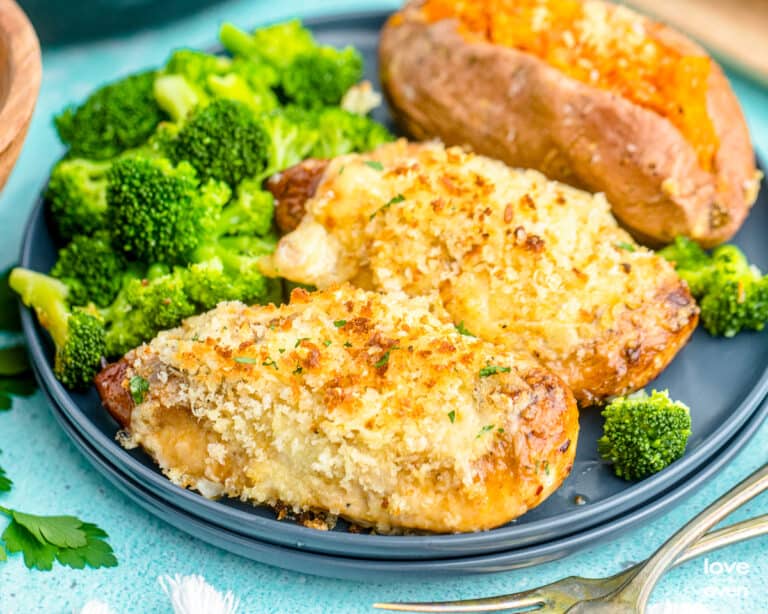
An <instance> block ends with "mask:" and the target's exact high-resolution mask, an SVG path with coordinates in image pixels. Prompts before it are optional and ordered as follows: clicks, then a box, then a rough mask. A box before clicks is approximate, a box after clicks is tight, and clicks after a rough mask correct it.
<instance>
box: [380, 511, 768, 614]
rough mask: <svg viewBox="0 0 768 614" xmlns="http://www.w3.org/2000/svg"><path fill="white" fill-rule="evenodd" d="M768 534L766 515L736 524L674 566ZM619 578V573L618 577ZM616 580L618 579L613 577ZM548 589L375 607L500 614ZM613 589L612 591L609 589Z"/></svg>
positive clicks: (624, 576)
mask: <svg viewBox="0 0 768 614" xmlns="http://www.w3.org/2000/svg"><path fill="white" fill-rule="evenodd" d="M767 534H768V514H763V515H761V516H757V517H755V518H751V519H749V520H743V521H741V522H737V523H734V524H732V525H730V526H727V527H724V528H722V529H718V530H716V531H712V532H710V533H707V534H706V535H704V536H703V537H701V539H699V541H697V542H696V543H695V544H693V545H691V546H690V547H689V548H688V549H687V550H686V551H685V552H684V553H683V554H681V555H680V557H679V558H678V559H677V560H676V561H675V562H674V563H673V566H675V567H676V566H678V565H682V564H683V563H685V562H687V561H690V560H691V559H695V558H696V557H699V556H702V555H703V554H706V553H707V552H712V551H713V550H717V549H718V548H723V547H724V546H728V545H730V544H735V543H737V542H740V541H744V540H746V539H751V538H753V537H758V536H760V535H767ZM640 565H642V563H638V565H636V566H635V567H631V568H630V569H627V570H625V571H624V572H622V573H621V574H620V576H621V579H620V580H619V581H617V585H618V586H620V585H622V584H624V582H626V581H627V580H628V579H629V577H630V576H631V574H632V572H634V571H636V570H637V568H638V567H639V566H640ZM617 575H618V574H617ZM614 577H615V576H614ZM546 589H547V587H539V588H534V589H530V590H527V591H523V592H520V593H513V594H511V595H498V596H496V597H482V598H480V599H461V600H459V601H443V602H421V603H414V602H411V603H374V604H373V607H374V608H379V609H384V610H398V611H401V612H441V613H448V612H497V611H501V610H506V611H508V610H511V609H518V608H529V607H535V606H539V605H541V604H542V603H546V602H547V601H548V599H550V597H551V595H550V594H549V593H548V592H547V590H546ZM609 590H610V589H609Z"/></svg>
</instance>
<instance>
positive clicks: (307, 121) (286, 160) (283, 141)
mask: <svg viewBox="0 0 768 614" xmlns="http://www.w3.org/2000/svg"><path fill="white" fill-rule="evenodd" d="M260 119H261V123H262V126H264V129H265V130H266V132H267V133H268V134H269V141H270V143H269V167H268V170H267V171H266V172H265V175H272V174H274V173H276V172H278V171H281V170H283V169H286V168H288V167H289V166H293V165H295V164H298V163H299V162H301V161H302V160H304V159H306V158H308V157H310V155H311V152H312V149H313V148H314V147H315V143H316V142H317V140H318V139H319V138H320V130H319V129H318V128H317V125H316V124H317V122H316V121H315V119H314V114H313V113H311V112H306V111H304V110H303V109H298V108H292V107H286V108H283V109H279V110H275V111H273V112H271V113H265V114H264V115H262V116H261V117H260Z"/></svg>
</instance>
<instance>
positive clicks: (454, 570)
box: [51, 399, 768, 582]
mask: <svg viewBox="0 0 768 614" xmlns="http://www.w3.org/2000/svg"><path fill="white" fill-rule="evenodd" d="M51 410H52V412H53V415H54V417H55V418H56V420H57V421H58V422H59V424H60V425H61V427H62V429H63V430H64V432H65V433H66V434H67V435H69V437H70V439H71V440H72V442H73V443H74V444H75V446H76V447H77V448H78V449H79V450H80V452H82V453H83V455H84V456H85V458H86V459H88V461H90V462H91V464H93V466H94V467H95V468H96V469H97V470H98V471H99V473H101V474H102V475H103V476H104V477H105V478H107V480H109V481H110V482H111V483H112V484H114V485H115V486H116V487H117V488H118V489H119V490H120V491H121V492H122V493H123V494H125V495H126V496H128V497H129V498H130V499H132V500H133V501H134V502H136V503H138V504H139V505H140V506H141V507H143V508H144V509H146V510H147V511H148V512H149V513H151V514H153V515H154V516H157V517H158V518H160V519H161V520H163V521H165V522H167V523H168V524H171V525H173V526H174V527H176V528H177V529H180V530H182V531H185V532H187V533H189V534H190V535H192V536H194V537H196V538H198V539H202V540H204V541H206V542H208V543H210V544H212V545H214V546H217V547H219V548H222V549H224V550H228V551H229V552H233V553H234V554H238V555H240V556H244V557H246V558H249V559H251V560H254V561H257V562H259V563H266V564H268V565H273V566H275V567H281V568H283V569H290V570H291V571H297V572H300V573H307V574H312V575H318V576H325V577H328V578H339V579H342V580H355V581H363V582H370V581H376V582H382V581H386V580H389V581H399V582H403V581H408V580H410V581H417V580H420V579H424V578H429V579H434V578H436V577H446V576H455V575H460V574H476V573H477V574H479V573H498V572H502V571H511V570H513V569H520V568H521V567H528V566H531V565H539V564H541V563H546V562H548V561H553V560H555V559H559V558H562V557H564V556H567V555H569V554H571V553H573V552H576V551H578V550H580V549H582V548H587V547H588V548H594V547H595V545H596V544H599V543H601V542H603V541H606V540H608V539H610V538H611V537H613V536H616V535H621V534H625V533H626V532H627V531H628V530H631V529H632V528H633V527H634V526H637V525H639V524H641V523H645V522H649V521H650V520H652V519H653V518H655V517H656V516H658V515H659V514H661V513H662V512H663V511H664V510H665V509H667V508H668V507H670V506H672V505H675V504H676V503H679V502H680V501H682V500H684V499H685V498H686V497H688V496H690V495H692V494H693V493H695V492H696V490H697V489H698V488H700V487H701V486H702V485H703V484H705V483H706V482H707V481H708V480H710V479H711V478H712V477H713V476H715V475H716V474H717V472H718V471H719V470H720V469H721V468H722V467H724V466H725V465H726V464H727V463H728V462H729V461H730V460H731V459H732V458H733V457H734V456H735V455H736V453H737V452H738V451H739V450H740V449H741V447H742V446H744V445H746V443H747V442H748V441H749V440H750V438H751V437H752V436H753V435H754V434H755V432H756V431H757V429H758V428H759V427H760V425H761V424H762V422H763V420H764V419H765V418H766V416H768V404H764V405H763V406H762V408H760V409H759V410H758V411H757V412H755V414H753V416H752V417H751V418H750V419H749V420H748V421H747V423H746V424H745V425H744V426H743V427H742V428H741V429H740V430H739V431H738V432H737V433H736V435H734V437H733V438H731V439H730V440H729V441H728V442H727V443H726V445H725V446H724V447H723V449H722V450H719V451H718V452H717V453H716V454H715V455H713V456H712V458H711V459H710V462H709V463H707V464H706V465H705V466H704V467H703V468H702V470H701V471H698V472H695V473H694V474H692V475H690V476H687V477H686V479H685V480H684V482H683V483H682V484H678V485H675V486H674V487H673V488H671V489H669V490H668V491H666V492H664V493H662V494H660V495H659V497H658V498H656V499H655V500H654V501H653V503H651V504H649V505H645V506H642V507H640V508H637V509H635V510H633V511H631V512H629V513H627V514H625V515H622V516H621V517H619V518H617V519H615V520H612V521H610V522H605V523H602V524H600V525H599V526H596V527H593V528H591V529H587V530H585V531H581V532H579V533H576V534H573V535H569V536H568V537H565V538H561V539H556V540H553V541H549V542H545V543H542V544H535V545H528V546H524V547H522V548H517V549H513V550H507V551H504V552H498V553H492V554H485V555H479V556H468V557H459V558H445V559H431V560H429V559H427V560H410V561H403V560H391V559H389V560H388V559H360V558H351V557H344V556H333V555H328V554H320V553H316V552H310V551H307V550H302V549H299V548H287V547H284V546H278V545H275V544H270V543H267V542H264V541H261V540H259V539H256V538H253V537H250V536H248V535H244V534H242V533H241V532H238V531H234V530H230V529H226V528H222V527H219V526H217V525H216V524H215V523H214V522H210V521H206V520H204V519H201V518H198V517H196V516H194V515H192V514H189V513H188V512H185V511H184V510H183V509H182V508H179V507H177V506H175V505H173V504H171V503H168V502H167V501H165V500H163V499H162V498H160V497H158V496H157V495H155V494H153V493H152V492H150V491H148V490H147V489H145V488H144V487H143V486H142V485H141V483H140V482H137V481H136V480H135V479H133V478H131V477H130V476H129V475H126V474H125V472H123V471H121V470H120V468H119V467H115V466H114V465H113V464H111V463H110V462H109V461H108V460H107V459H105V458H104V457H103V456H102V455H101V454H99V453H98V451H96V450H95V449H94V448H93V446H92V445H91V444H89V443H88V441H87V440H86V439H85V438H84V437H83V436H82V435H81V434H80V433H79V431H78V430H77V429H76V428H75V427H74V426H73V425H72V423H71V422H70V421H69V420H68V419H67V418H66V416H65V414H64V412H62V411H61V409H60V408H58V407H57V406H56V403H55V402H54V401H53V399H51Z"/></svg>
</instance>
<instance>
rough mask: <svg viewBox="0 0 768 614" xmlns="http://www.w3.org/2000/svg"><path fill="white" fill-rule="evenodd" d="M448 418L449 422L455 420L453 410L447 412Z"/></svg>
mask: <svg viewBox="0 0 768 614" xmlns="http://www.w3.org/2000/svg"><path fill="white" fill-rule="evenodd" d="M448 420H450V421H451V424H453V423H454V422H456V412H455V411H454V410H451V411H449V412H448Z"/></svg>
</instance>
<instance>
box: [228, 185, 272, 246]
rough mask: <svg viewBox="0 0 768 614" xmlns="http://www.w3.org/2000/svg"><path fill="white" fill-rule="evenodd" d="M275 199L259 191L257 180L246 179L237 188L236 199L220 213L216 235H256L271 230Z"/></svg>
mask: <svg viewBox="0 0 768 614" xmlns="http://www.w3.org/2000/svg"><path fill="white" fill-rule="evenodd" d="M274 217H275V199H274V197H273V196H272V193H271V192H267V191H266V190H262V189H261V182H260V181H259V180H257V179H246V180H245V181H242V182H241V183H240V185H238V186H237V198H236V199H235V200H233V201H232V202H230V203H229V204H228V205H227V206H226V207H225V208H224V209H223V211H222V213H221V216H220V218H219V222H218V225H217V235H220V236H224V235H258V236H263V235H266V234H267V233H269V231H270V230H272V227H273V225H274V224H273V222H274Z"/></svg>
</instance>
